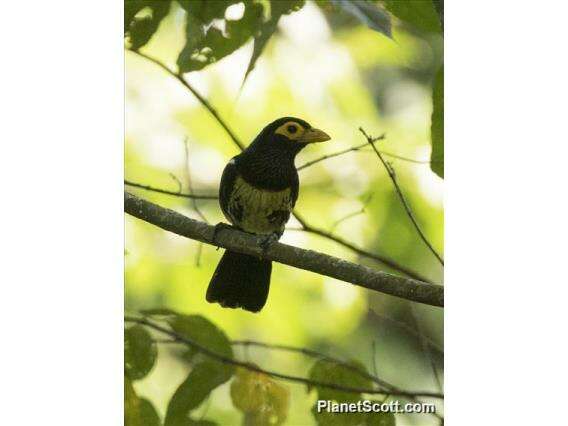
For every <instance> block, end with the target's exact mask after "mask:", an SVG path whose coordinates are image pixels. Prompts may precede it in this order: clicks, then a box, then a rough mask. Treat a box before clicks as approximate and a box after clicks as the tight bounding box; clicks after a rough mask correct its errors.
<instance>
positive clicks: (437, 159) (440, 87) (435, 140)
mask: <svg viewBox="0 0 568 426" xmlns="http://www.w3.org/2000/svg"><path fill="white" fill-rule="evenodd" d="M430 135H431V140H432V155H431V156H430V168H431V169H432V171H433V172H434V173H436V174H437V175H438V176H440V177H441V178H442V179H443V178H444V67H442V68H440V70H439V71H438V73H437V74H436V78H435V79H434V85H433V87H432V125H431V127H430Z"/></svg>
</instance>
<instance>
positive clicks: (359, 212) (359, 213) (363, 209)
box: [329, 194, 373, 232]
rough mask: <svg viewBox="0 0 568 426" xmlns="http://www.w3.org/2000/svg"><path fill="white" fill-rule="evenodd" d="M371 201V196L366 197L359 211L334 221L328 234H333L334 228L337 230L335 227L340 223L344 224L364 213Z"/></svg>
mask: <svg viewBox="0 0 568 426" xmlns="http://www.w3.org/2000/svg"><path fill="white" fill-rule="evenodd" d="M372 199H373V194H371V195H369V196H368V197H367V199H366V200H365V201H364V202H363V207H361V208H360V209H359V210H357V211H354V212H351V213H349V214H347V215H345V216H343V217H342V218H340V219H338V220H336V221H335V222H333V224H332V225H331V227H330V228H329V232H333V231H334V230H335V228H337V226H338V225H339V224H340V223H342V222H345V221H346V220H349V219H352V218H354V217H356V216H359V215H361V214H363V213H365V209H366V208H367V205H368V204H369V203H370V202H371V200H372Z"/></svg>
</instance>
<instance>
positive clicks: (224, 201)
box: [219, 158, 239, 223]
mask: <svg viewBox="0 0 568 426" xmlns="http://www.w3.org/2000/svg"><path fill="white" fill-rule="evenodd" d="M238 175H239V173H238V171H237V165H236V160H235V158H232V159H231V161H229V162H228V163H227V165H226V166H225V169H224V170H223V175H222V176H221V184H220V185H219V204H220V205H221V210H222V211H223V213H224V214H225V216H226V217H227V219H229V220H230V221H231V223H233V222H234V220H233V219H232V217H231V214H230V213H229V200H230V198H231V193H232V192H233V189H234V186H235V181H236V180H237V176H238Z"/></svg>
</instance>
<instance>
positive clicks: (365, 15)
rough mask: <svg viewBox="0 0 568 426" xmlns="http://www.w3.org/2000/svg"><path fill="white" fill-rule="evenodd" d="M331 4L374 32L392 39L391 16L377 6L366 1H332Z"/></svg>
mask: <svg viewBox="0 0 568 426" xmlns="http://www.w3.org/2000/svg"><path fill="white" fill-rule="evenodd" d="M331 2H332V4H334V5H335V6H338V7H339V8H341V9H342V10H344V11H345V12H347V13H349V14H351V15H353V16H354V17H355V18H357V19H358V20H359V21H361V22H362V23H363V24H365V25H366V26H368V27H369V28H371V29H372V30H375V31H378V32H380V33H381V34H384V35H386V36H387V37H388V38H392V31H391V19H390V16H389V14H388V13H386V12H385V11H384V10H383V9H382V8H381V7H379V6H377V5H376V4H374V3H371V2H368V1H365V0H331Z"/></svg>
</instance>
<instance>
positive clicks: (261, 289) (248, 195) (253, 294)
mask: <svg viewBox="0 0 568 426" xmlns="http://www.w3.org/2000/svg"><path fill="white" fill-rule="evenodd" d="M329 139H330V138H329V136H328V135H327V134H326V133H324V132H323V131H321V130H318V129H314V128H312V127H311V126H310V125H309V124H308V123H307V122H305V121H304V120H301V119H298V118H294V117H284V118H280V119H278V120H276V121H274V122H272V123H270V124H269V125H268V126H266V127H265V128H264V129H263V130H262V131H261V132H260V134H259V135H258V136H257V137H256V138H255V139H254V141H253V142H252V143H251V144H250V145H249V147H248V148H247V149H245V150H244V151H243V152H242V153H241V154H239V155H237V156H236V157H233V158H232V159H231V160H230V161H229V163H228V164H227V166H226V167H225V170H224V171H223V175H222V177H221V184H220V187H219V203H220V205H221V210H222V211H223V213H224V215H225V217H226V218H227V219H228V220H229V222H231V224H232V225H233V226H235V227H236V228H238V229H241V230H243V231H245V232H249V233H252V234H256V235H263V236H267V238H268V237H273V238H274V239H278V238H280V236H281V235H282V233H283V232H284V226H285V225H286V222H288V219H290V214H291V212H292V210H293V208H294V205H295V204H296V200H297V199H298V192H299V180H298V171H297V170H296V166H295V165H294V160H295V158H296V155H297V154H298V153H299V152H300V151H301V150H302V149H303V148H304V147H305V146H307V145H308V144H310V143H313V142H323V141H326V140H329ZM271 270H272V265H271V262H270V261H267V260H263V259H259V258H257V257H254V256H249V255H245V254H240V253H235V252H231V251H228V250H227V251H226V252H225V253H224V254H223V257H222V258H221V261H220V262H219V264H218V265H217V269H216V270H215V273H214V274H213V277H212V278H211V282H210V283H209V287H208V289H207V301H208V302H217V303H219V304H221V305H222V306H224V307H229V308H243V309H246V310H248V311H252V312H258V311H260V310H261V309H262V307H263V306H264V304H265V303H266V299H267V297H268V290H269V286H270V273H271Z"/></svg>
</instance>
